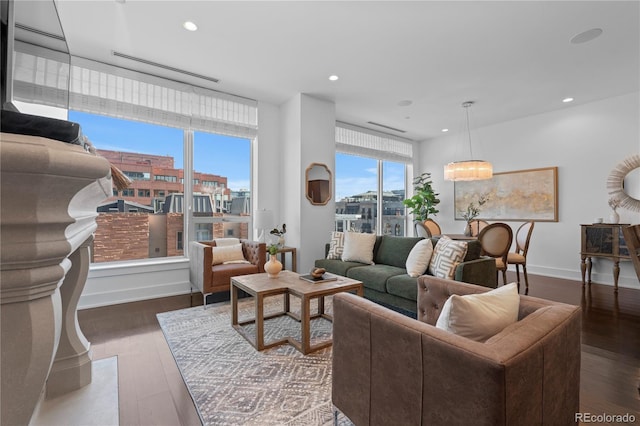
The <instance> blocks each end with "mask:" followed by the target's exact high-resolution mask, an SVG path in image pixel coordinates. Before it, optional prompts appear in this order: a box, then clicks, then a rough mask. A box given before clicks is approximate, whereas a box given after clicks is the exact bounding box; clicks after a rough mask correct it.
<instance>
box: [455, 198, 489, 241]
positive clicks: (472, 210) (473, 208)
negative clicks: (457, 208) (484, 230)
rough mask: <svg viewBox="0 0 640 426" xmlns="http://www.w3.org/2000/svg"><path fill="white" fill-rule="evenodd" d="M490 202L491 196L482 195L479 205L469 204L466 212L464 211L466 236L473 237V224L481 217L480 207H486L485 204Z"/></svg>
mask: <svg viewBox="0 0 640 426" xmlns="http://www.w3.org/2000/svg"><path fill="white" fill-rule="evenodd" d="M487 201H489V196H488V195H487V194H482V195H480V197H479V198H478V204H477V205H476V204H475V203H473V202H472V203H469V205H468V206H467V210H466V211H462V212H461V213H462V218H463V219H464V220H465V222H466V223H467V224H466V225H465V228H464V234H465V235H467V236H469V235H471V222H473V220H474V219H475V218H476V217H478V216H479V215H480V207H482V206H483V205H485V203H486V202H487Z"/></svg>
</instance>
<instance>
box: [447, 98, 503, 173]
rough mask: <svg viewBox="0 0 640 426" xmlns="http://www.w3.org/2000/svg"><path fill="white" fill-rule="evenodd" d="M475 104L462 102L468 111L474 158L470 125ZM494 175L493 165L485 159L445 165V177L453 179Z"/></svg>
mask: <svg viewBox="0 0 640 426" xmlns="http://www.w3.org/2000/svg"><path fill="white" fill-rule="evenodd" d="M471 105H473V102H472V101H467V102H464V103H463V104H462V107H463V108H464V109H465V111H466V117H467V134H468V135H469V154H470V156H471V158H473V150H472V149H471V128H470V126H469V108H470V107H471ZM492 177H493V166H492V165H491V163H489V162H488V161H483V160H473V159H471V160H464V161H453V162H451V163H449V164H447V165H445V166H444V179H445V180H452V181H460V180H483V179H491V178H492Z"/></svg>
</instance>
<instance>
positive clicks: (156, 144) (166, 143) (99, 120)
mask: <svg viewBox="0 0 640 426" xmlns="http://www.w3.org/2000/svg"><path fill="white" fill-rule="evenodd" d="M69 120H70V121H74V122H76V123H79V124H80V126H81V127H82V132H83V133H84V134H85V135H86V136H87V137H88V138H89V140H90V141H91V142H92V143H93V144H94V145H95V147H96V148H98V149H108V150H112V151H126V152H141V153H145V154H155V155H168V156H171V157H173V158H174V166H175V168H177V169H182V168H183V131H182V129H176V128H172V127H163V126H158V125H154V124H147V123H141V122H137V121H130V120H121V119H118V118H111V117H105V116H99V115H94V114H88V113H83V112H77V111H69ZM193 156H194V168H195V170H196V171H198V172H204V173H212V174H216V175H220V176H226V177H227V184H228V187H229V188H231V189H233V190H238V189H249V176H250V163H249V161H250V158H251V147H250V141H249V140H248V139H241V138H234V137H230V136H223V135H216V134H211V133H203V132H195V135H194V155H193Z"/></svg>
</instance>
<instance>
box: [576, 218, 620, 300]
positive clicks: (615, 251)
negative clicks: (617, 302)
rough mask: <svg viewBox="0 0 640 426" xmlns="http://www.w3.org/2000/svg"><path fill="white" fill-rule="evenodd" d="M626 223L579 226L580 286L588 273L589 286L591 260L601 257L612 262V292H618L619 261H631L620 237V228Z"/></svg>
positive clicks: (588, 281)
mask: <svg viewBox="0 0 640 426" xmlns="http://www.w3.org/2000/svg"><path fill="white" fill-rule="evenodd" d="M624 226H629V224H627V223H594V224H590V225H580V227H581V232H580V234H581V238H582V244H581V248H580V257H581V259H582V261H581V263H580V269H581V271H582V285H584V284H585V273H587V272H588V276H587V281H586V282H587V283H589V284H591V267H592V262H591V259H592V258H594V257H602V258H605V259H611V260H612V261H613V284H614V291H615V292H617V291H618V277H619V276H620V261H627V260H631V256H630V255H629V248H628V247H627V244H626V243H625V241H624V237H623V235H622V227H624Z"/></svg>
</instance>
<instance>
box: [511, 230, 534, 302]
mask: <svg viewBox="0 0 640 426" xmlns="http://www.w3.org/2000/svg"><path fill="white" fill-rule="evenodd" d="M534 225H535V222H533V221H530V222H525V223H523V224H522V225H520V227H519V228H518V230H517V231H516V249H515V251H513V252H511V253H509V254H508V255H507V266H509V265H515V266H516V276H517V281H518V288H520V269H519V266H520V265H522V272H523V274H524V283H525V288H526V290H525V294H529V277H528V276H527V252H528V251H529V241H530V240H531V234H532V233H533V226H534Z"/></svg>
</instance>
